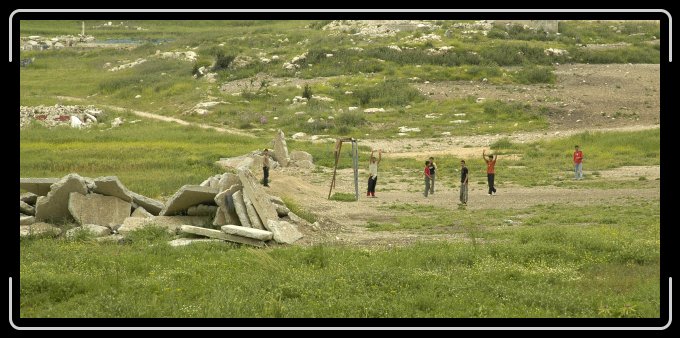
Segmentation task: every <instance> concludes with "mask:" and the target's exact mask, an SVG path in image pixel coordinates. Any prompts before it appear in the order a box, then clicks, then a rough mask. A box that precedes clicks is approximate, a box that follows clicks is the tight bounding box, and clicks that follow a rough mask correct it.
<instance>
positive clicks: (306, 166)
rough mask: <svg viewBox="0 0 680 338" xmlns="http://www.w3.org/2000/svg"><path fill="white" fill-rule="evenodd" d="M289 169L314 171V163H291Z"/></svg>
mask: <svg viewBox="0 0 680 338" xmlns="http://www.w3.org/2000/svg"><path fill="white" fill-rule="evenodd" d="M288 166H289V167H298V168H302V169H314V168H315V167H314V163H312V162H311V161H290V162H288Z"/></svg>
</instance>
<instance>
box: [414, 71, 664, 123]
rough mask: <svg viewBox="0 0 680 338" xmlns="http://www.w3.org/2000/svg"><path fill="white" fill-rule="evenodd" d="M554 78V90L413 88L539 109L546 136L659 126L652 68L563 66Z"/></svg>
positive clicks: (477, 84)
mask: <svg viewBox="0 0 680 338" xmlns="http://www.w3.org/2000/svg"><path fill="white" fill-rule="evenodd" d="M555 75H556V76H557V80H556V82H555V84H554V85H546V84H534V85H522V84H508V85H494V84H489V83H487V82H481V81H449V82H431V83H427V84H425V83H419V84H415V85H414V86H415V87H416V88H418V89H419V90H420V91H421V92H423V93H424V94H426V95H429V96H430V98H433V99H447V98H466V97H468V96H473V97H476V98H479V97H482V98H486V99H495V100H501V101H506V102H520V103H528V104H531V105H532V106H544V107H546V108H548V109H549V113H548V116H547V117H548V119H549V121H550V129H551V130H565V129H566V130H569V129H589V128H612V127H622V126H631V125H654V124H658V123H659V114H660V113H659V112H660V107H661V100H660V90H661V88H660V65H658V64H606V65H590V64H566V65H559V66H556V70H555Z"/></svg>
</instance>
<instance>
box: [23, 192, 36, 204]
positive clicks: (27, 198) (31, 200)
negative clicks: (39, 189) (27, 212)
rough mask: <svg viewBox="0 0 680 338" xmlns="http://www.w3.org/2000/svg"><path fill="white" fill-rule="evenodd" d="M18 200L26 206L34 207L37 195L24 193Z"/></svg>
mask: <svg viewBox="0 0 680 338" xmlns="http://www.w3.org/2000/svg"><path fill="white" fill-rule="evenodd" d="M19 200H20V201H22V202H24V203H26V204H28V205H32V206H35V202H36V201H37V200H38V195H36V194H34V193H32V192H25V193H22V194H21V195H19Z"/></svg>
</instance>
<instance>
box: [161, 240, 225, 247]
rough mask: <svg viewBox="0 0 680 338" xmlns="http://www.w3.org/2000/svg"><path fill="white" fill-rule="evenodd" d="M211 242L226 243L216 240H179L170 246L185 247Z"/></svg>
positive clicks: (173, 241) (172, 242)
mask: <svg viewBox="0 0 680 338" xmlns="http://www.w3.org/2000/svg"><path fill="white" fill-rule="evenodd" d="M210 242H220V243H224V241H221V240H219V239H216V238H178V239H173V240H172V241H169V242H168V244H169V245H170V246H185V245H189V244H194V243H210Z"/></svg>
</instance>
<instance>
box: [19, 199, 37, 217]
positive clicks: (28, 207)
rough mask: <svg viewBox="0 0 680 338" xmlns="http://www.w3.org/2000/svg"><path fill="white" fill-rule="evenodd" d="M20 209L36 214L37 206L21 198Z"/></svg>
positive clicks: (25, 212) (27, 213)
mask: <svg viewBox="0 0 680 338" xmlns="http://www.w3.org/2000/svg"><path fill="white" fill-rule="evenodd" d="M19 211H21V212H22V213H24V214H26V215H35V208H34V207H33V206H32V205H30V204H28V203H26V202H24V201H22V200H19Z"/></svg>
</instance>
